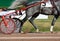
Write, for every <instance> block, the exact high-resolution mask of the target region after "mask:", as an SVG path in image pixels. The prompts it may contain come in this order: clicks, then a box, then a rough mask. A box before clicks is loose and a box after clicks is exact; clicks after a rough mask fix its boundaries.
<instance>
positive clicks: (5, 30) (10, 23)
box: [0, 19, 15, 34]
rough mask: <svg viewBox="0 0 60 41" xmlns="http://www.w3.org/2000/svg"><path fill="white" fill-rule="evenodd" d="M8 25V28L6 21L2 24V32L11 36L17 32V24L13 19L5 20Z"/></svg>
mask: <svg viewBox="0 0 60 41" xmlns="http://www.w3.org/2000/svg"><path fill="white" fill-rule="evenodd" d="M5 20H6V21H7V23H8V26H7V27H6V26H5V24H4V21H2V22H1V24H0V25H1V27H0V29H1V31H2V32H3V33H5V34H10V33H12V32H14V30H15V23H14V21H13V20H12V19H5Z"/></svg>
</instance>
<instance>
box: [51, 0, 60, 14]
mask: <svg viewBox="0 0 60 41" xmlns="http://www.w3.org/2000/svg"><path fill="white" fill-rule="evenodd" d="M50 2H51V4H52V6H53V8H54V9H56V10H57V13H58V15H59V10H58V8H57V7H56V5H55V2H54V0H50Z"/></svg>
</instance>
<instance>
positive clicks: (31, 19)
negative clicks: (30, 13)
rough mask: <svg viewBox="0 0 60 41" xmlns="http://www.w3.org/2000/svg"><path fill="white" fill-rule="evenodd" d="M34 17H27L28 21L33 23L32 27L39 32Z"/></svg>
mask: <svg viewBox="0 0 60 41" xmlns="http://www.w3.org/2000/svg"><path fill="white" fill-rule="evenodd" d="M34 19H35V17H32V18H30V19H29V22H30V23H31V24H32V25H33V27H34V28H35V29H36V32H39V29H38V27H37V26H36V24H35V23H34Z"/></svg>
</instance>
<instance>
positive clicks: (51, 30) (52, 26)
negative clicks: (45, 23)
mask: <svg viewBox="0 0 60 41" xmlns="http://www.w3.org/2000/svg"><path fill="white" fill-rule="evenodd" d="M58 17H59V15H55V16H54V18H53V20H52V23H51V28H50V32H51V33H53V28H54V24H55V22H56V20H57V19H58Z"/></svg>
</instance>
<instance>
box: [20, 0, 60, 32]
mask: <svg viewBox="0 0 60 41" xmlns="http://www.w3.org/2000/svg"><path fill="white" fill-rule="evenodd" d="M37 2H39V1H36V2H32V3H29V4H27V6H29V5H30V4H34V3H37ZM50 2H51V4H52V5H53V6H54V9H52V7H45V6H43V7H41V5H37V6H34V7H31V8H29V9H27V10H26V15H27V16H26V17H25V18H24V19H23V20H22V21H20V22H21V26H20V29H19V32H21V29H22V26H23V24H24V22H25V21H26V20H27V19H29V22H30V23H31V24H32V25H33V26H34V28H35V29H37V32H38V28H37V26H36V25H35V23H34V21H33V20H34V19H35V18H36V17H37V16H38V15H39V14H45V15H53V16H54V18H53V20H52V23H51V28H50V31H51V32H53V27H54V24H55V21H56V20H57V19H58V17H59V12H60V4H59V3H60V0H58V1H54V2H53V1H52V0H50Z"/></svg>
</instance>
